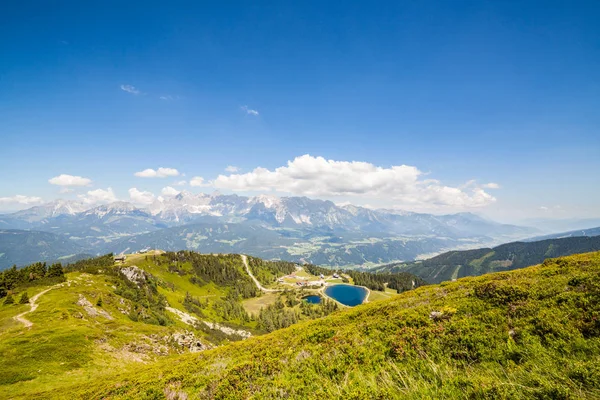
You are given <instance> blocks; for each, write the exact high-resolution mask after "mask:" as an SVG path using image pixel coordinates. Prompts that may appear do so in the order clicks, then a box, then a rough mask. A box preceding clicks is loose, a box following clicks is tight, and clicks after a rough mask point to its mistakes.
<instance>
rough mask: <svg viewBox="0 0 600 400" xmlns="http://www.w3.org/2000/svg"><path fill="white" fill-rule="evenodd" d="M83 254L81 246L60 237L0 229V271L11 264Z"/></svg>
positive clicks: (42, 233)
mask: <svg viewBox="0 0 600 400" xmlns="http://www.w3.org/2000/svg"><path fill="white" fill-rule="evenodd" d="M83 252H84V249H83V248H82V247H81V246H78V245H77V244H75V243H74V242H73V241H71V240H69V239H68V238H67V237H65V236H62V235H56V234H53V233H49V232H37V231H22V230H13V229H0V270H2V269H4V268H7V267H9V266H11V265H13V264H16V265H24V264H29V263H32V262H36V261H52V260H57V259H59V258H61V257H67V256H74V255H76V254H79V253H83Z"/></svg>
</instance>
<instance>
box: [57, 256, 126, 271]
mask: <svg viewBox="0 0 600 400" xmlns="http://www.w3.org/2000/svg"><path fill="white" fill-rule="evenodd" d="M114 263H115V261H114V257H113V253H108V254H105V255H103V256H99V257H94V258H86V259H84V260H79V261H76V262H74V263H71V264H68V265H67V266H65V271H66V272H74V271H78V272H85V273H87V274H99V273H109V274H110V273H111V272H112V273H115V271H113V270H114V267H113V266H114Z"/></svg>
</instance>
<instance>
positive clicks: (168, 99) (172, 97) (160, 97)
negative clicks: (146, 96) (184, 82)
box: [159, 94, 179, 101]
mask: <svg viewBox="0 0 600 400" xmlns="http://www.w3.org/2000/svg"><path fill="white" fill-rule="evenodd" d="M159 99H161V100H165V101H173V100H178V99H179V96H171V95H170V94H169V95H166V96H159Z"/></svg>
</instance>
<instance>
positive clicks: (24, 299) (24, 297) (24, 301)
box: [19, 292, 29, 304]
mask: <svg viewBox="0 0 600 400" xmlns="http://www.w3.org/2000/svg"><path fill="white" fill-rule="evenodd" d="M27 303H29V295H28V294H27V292H23V294H22V295H21V298H20V299H19V304H27Z"/></svg>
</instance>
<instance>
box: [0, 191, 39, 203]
mask: <svg viewBox="0 0 600 400" xmlns="http://www.w3.org/2000/svg"><path fill="white" fill-rule="evenodd" d="M42 201H43V200H42V198H41V197H37V196H23V195H21V194H17V195H14V196H10V197H0V204H23V205H30V204H38V203H41V202H42Z"/></svg>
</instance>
